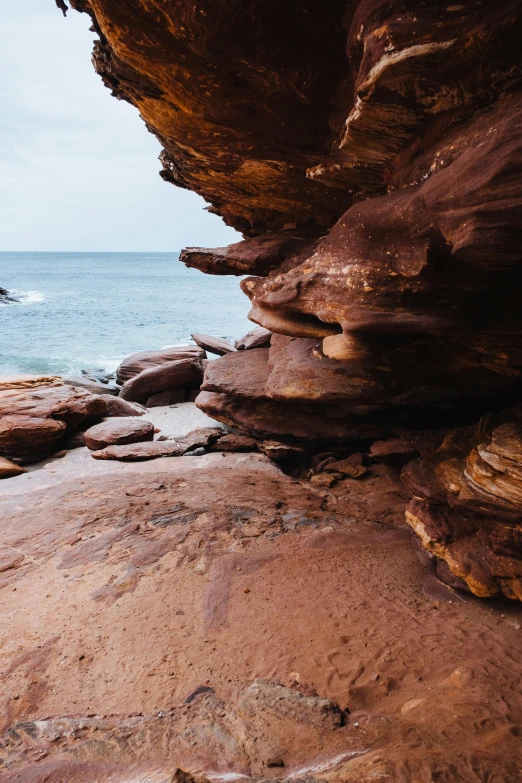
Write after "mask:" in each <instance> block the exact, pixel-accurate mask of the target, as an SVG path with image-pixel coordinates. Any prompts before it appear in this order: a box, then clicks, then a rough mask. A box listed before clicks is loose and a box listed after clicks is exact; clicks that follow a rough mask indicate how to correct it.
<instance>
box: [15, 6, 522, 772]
mask: <svg viewBox="0 0 522 783" xmlns="http://www.w3.org/2000/svg"><path fill="white" fill-rule="evenodd" d="M71 4H72V5H73V6H74V7H75V8H77V9H78V10H81V11H86V12H88V13H89V14H90V15H91V17H92V19H93V23H94V29H95V30H96V31H97V32H98V33H99V36H100V41H99V42H98V43H97V44H96V47H95V53H94V63H95V67H96V69H97V70H98V72H99V73H100V74H101V76H102V78H103V79H104V81H105V83H106V84H107V85H108V86H109V87H110V88H111V89H112V91H113V93H114V94H115V95H116V96H117V97H119V98H124V99H126V100H128V101H130V102H131V103H133V104H134V105H135V106H136V107H137V108H138V109H139V111H140V114H141V116H142V117H143V118H144V120H145V122H146V123H147V126H148V127H149V129H150V130H152V132H154V133H155V134H156V136H157V137H158V138H159V140H160V142H161V143H162V145H163V147H164V152H163V153H162V156H161V159H162V163H163V167H164V168H163V172H162V176H163V177H164V178H165V179H167V180H169V181H171V182H173V183H175V184H177V185H180V186H181V187H187V188H190V189H192V190H195V191H197V192H198V193H200V194H201V195H202V196H203V197H204V198H205V199H206V200H207V201H208V202H209V203H210V204H211V210H212V211H213V212H215V213H217V214H220V215H222V216H223V218H224V219H225V221H226V222H227V223H228V224H229V225H231V226H234V227H235V228H236V229H238V230H240V231H241V232H242V233H243V235H244V237H245V239H244V240H243V241H241V242H238V243H235V244H234V245H231V246H229V247H227V248H217V249H211V250H206V249H204V248H203V249H202V248H189V249H188V250H186V251H184V253H183V260H184V261H185V263H186V264H187V265H188V266H192V267H196V268H199V269H201V270H203V271H205V272H207V273H211V274H236V275H243V274H249V275H251V277H249V278H247V279H246V280H244V281H243V282H242V287H243V290H244V291H245V293H246V294H247V295H248V297H249V298H250V300H251V305H252V309H251V313H250V317H251V319H252V320H253V321H254V322H255V323H257V324H259V325H260V326H263V327H265V328H266V329H268V330H269V331H270V332H272V333H273V337H272V338H271V342H270V347H269V348H254V349H252V350H248V351H237V352H234V353H232V354H229V355H227V356H224V357H223V358H220V359H218V360H217V361H216V362H214V363H213V364H212V365H210V366H209V367H208V368H207V369H206V372H205V378H204V382H203V385H202V387H201V388H202V391H201V393H200V394H199V396H198V398H197V400H198V402H197V404H198V406H199V407H201V408H202V409H203V410H204V411H205V412H206V413H208V414H209V415H211V416H213V417H214V418H216V419H218V420H219V421H221V422H224V423H225V424H227V425H229V426H230V427H233V428H234V429H235V430H236V431H237V432H239V433H241V435H243V436H245V437H248V438H256V439H258V440H259V439H261V440H268V441H276V442H277V444H279V445H278V446H277V448H281V449H283V450H284V448H287V447H288V446H289V445H290V446H293V447H296V446H297V447H298V448H301V447H304V446H306V447H310V446H312V447H313V448H315V449H317V448H318V447H320V446H321V444H322V443H323V442H325V444H328V443H331V444H336V443H337V444H339V442H341V443H346V442H350V443H351V442H352V441H354V442H357V443H359V442H360V441H361V440H363V441H365V442H366V443H367V444H368V442H371V440H374V439H384V438H385V439H389V438H394V439H395V440H396V439H397V438H399V437H401V438H402V439H403V441H404V442H405V443H406V445H405V447H404V448H402V449H401V448H400V447H399V446H398V445H397V443H396V444H395V445H393V446H391V447H389V448H391V449H392V451H391V452H390V453H389V455H388V456H389V457H390V462H392V463H393V462H394V461H396V463H397V464H401V463H402V462H404V461H407V459H409V458H410V457H413V456H414V454H415V453H416V452H418V453H420V454H421V457H420V458H419V460H418V461H415V462H413V463H410V464H409V465H408V466H407V467H406V469H405V471H404V476H405V480H406V481H407V483H408V487H409V488H410V492H411V493H412V495H413V500H412V501H411V504H410V506H409V509H408V520H409V522H410V524H411V525H412V526H413V528H414V529H415V531H416V532H417V534H418V535H419V536H420V538H421V540H422V542H423V543H424V545H425V546H426V547H427V548H428V549H429V550H430V551H431V552H432V553H433V554H434V555H435V556H436V557H437V558H439V559H440V560H441V562H442V561H444V562H446V563H447V566H448V568H449V569H451V572H452V574H453V578H456V579H461V580H464V581H465V582H466V583H467V585H468V587H469V588H470V589H471V590H472V591H473V592H474V593H475V594H476V595H480V596H484V597H485V596H492V595H499V594H501V595H504V596H508V597H509V598H519V599H520V597H521V589H520V573H521V571H520V563H521V562H522V560H521V541H520V516H519V510H520V507H521V504H522V495H521V492H520V489H519V487H520V486H521V483H522V475H521V474H520V433H519V423H518V422H519V419H518V418H517V416H516V415H515V413H513V410H514V409H513V406H516V405H517V403H519V402H520V399H521V395H522V391H521V390H522V340H521V337H522V311H521V309H520V305H519V292H520V288H521V283H522V267H521V263H520V262H521V260H522V250H521V247H522V219H521V215H522V184H521V183H522V176H521V174H522V171H521V160H522V158H521V150H522V130H521V126H522V119H521V118H522V94H521V92H520V78H521V75H522V58H521V55H520V40H521V38H522V5H521V4H520V2H519V1H518V0H500V2H498V3H495V4H492V3H487V2H484V1H483V0H479V2H475V0H474V1H473V2H471V0H470V1H469V2H468V0H464V2H461V3H453V4H452V3H448V4H440V3H419V2H418V1H417V0H391V1H389V2H388V1H387V2H384V1H383V0H353V1H352V0H350V1H349V2H347V0H333V2H329V3H325V2H323V0H305V1H304V2H297V0H288V2H285V3H280V2H279V3H276V2H275V0H264V2H256V3H253V4H250V5H249V6H248V12H247V10H246V9H245V4H244V2H240V0H220V2H216V0H200V2H198V3H194V2H188V0H176V2H173V3H167V4H165V3H164V4H158V3H153V2H151V0H130V1H129V2H127V3H121V2H119V0H71ZM60 5H61V6H62V8H63V7H64V6H65V3H64V2H63V0H60ZM185 361H191V362H193V363H194V365H193V368H194V366H195V364H199V366H200V370H199V374H198V373H197V372H196V373H194V376H192V375H191V376H190V378H188V376H186V375H184V374H183V373H182V372H181V371H180V365H177V368H176V370H174V369H172V371H171V370H169V369H167V370H165V367H166V365H165V366H164V367H163V368H161V369H159V370H158V368H157V367H150V368H148V369H147V368H144V367H141V370H142V372H141V376H137V377H136V378H130V379H127V380H126V384H125V386H126V388H124V392H123V396H124V397H127V398H128V399H135V400H138V401H141V402H146V400H147V399H148V398H150V397H153V396H154V395H156V394H161V393H163V392H164V391H167V390H168V389H171V388H175V387H182V388H187V389H188V388H191V389H193V390H194V389H197V388H198V387H199V383H200V380H201V372H202V369H203V367H202V364H201V361H200V359H198V358H197V357H193V358H192V359H190V360H187V359H186V360H185ZM171 364H175V362H172V363H171ZM169 372H172V375H171V376H169ZM189 375H190V373H189ZM167 376H168V377H167ZM196 376H197V377H196ZM128 384H130V386H128ZM188 397H189V398H191V393H188ZM502 410H510V411H511V413H508V414H504V415H502V414H501V413H499V412H500V411H502ZM478 422H481V423H478ZM46 426H49V425H46ZM477 428H478V429H477ZM431 431H435V433H439V434H438V435H437V434H435V435H434V436H432V435H430V434H429V433H430V432H431ZM406 433H407V434H406ZM412 433H417V434H416V435H415V436H414V435H413V434H412ZM451 433H453V434H451ZM457 433H459V434H457ZM42 437H43V435H42ZM49 437H54V435H52V434H50V435H49ZM433 438H434V440H433ZM430 439H431V440H430ZM428 442H430V443H431V446H429V447H428V446H427V445H426V444H427V443H428ZM281 444H282V445H281ZM117 448H120V447H117ZM383 448H384V449H385V451H386V447H383ZM354 450H355V451H358V450H359V448H358V447H357V448H355V449H354ZM368 450H369V444H368ZM347 451H348V449H347ZM366 453H368V452H366ZM408 455H409V456H408ZM371 459H373V458H371ZM371 459H370V462H371ZM337 462H338V463H339V460H337ZM331 464H335V462H333V463H331ZM337 467H338V468H339V475H345V474H343V473H342V469H343V468H344V469H345V470H347V469H348V465H347V464H344V465H343V464H341V465H339V464H338V465H337ZM372 467H374V466H372V465H371V464H370V466H369V472H370V473H371V469H372ZM364 468H366V465H365V466H364ZM350 469H351V470H352V471H356V472H357V470H358V468H357V467H353V468H350ZM359 469H360V466H359ZM328 475H329V474H328ZM328 475H327V474H326V473H321V472H318V473H317V474H316V476H315V478H314V481H315V482H316V484H317V486H318V487H321V490H324V491H326V490H329V488H330V485H332V486H333V482H334V477H333V476H330V477H328ZM23 478H24V477H21V478H20V479H17V480H20V481H21V480H23ZM370 480H371V477H370V476H368V475H367V474H366V473H364V474H361V476H360V477H359V478H358V479H354V481H359V482H361V484H363V485H364V486H368V487H369V482H370ZM346 481H351V479H346ZM367 491H368V490H367ZM441 568H442V566H441ZM428 592H429V591H428ZM435 593H436V591H435V592H433V591H432V594H435ZM375 624H378V623H375ZM333 660H335V659H332V661H333ZM332 676H334V675H332ZM457 679H458V677H457ZM416 699H417V696H416V695H412V696H411V699H409V700H408V701H407V702H405V703H404V704H403V705H402V707H401V713H402V709H404V710H405V713H404V714H408V713H409V711H410V710H411V711H414V710H416V709H417V707H418V703H417V701H416ZM379 747H380V746H379ZM400 752H401V751H396V753H397V754H398V755H400ZM277 753H278V751H275V752H274V758H275V759H277ZM462 758H463V757H462ZM357 763H358V761H357ZM372 763H373V764H374V767H373V770H372V773H371V774H372V775H373V777H375V775H376V774H377V775H379V774H380V775H381V776H382V777H383V778H384V777H385V776H388V777H389V776H393V775H394V774H395V776H396V777H397V779H400V774H401V773H398V772H397V767H396V766H395V762H394V760H393V759H392V758H391V756H390V755H389V754H388V755H387V756H386V754H385V755H384V756H383V757H378V758H377V757H375V758H373V760H372ZM408 763H409V762H408ZM463 763H464V762H463ZM488 765H489V767H490V768H492V767H491V765H490V762H489V761H488V760H487V759H486V760H485V761H483V760H480V759H476V758H474V759H473V761H472V762H470V769H471V768H472V769H473V770H474V772H473V774H475V775H476V776H478V777H480V776H481V775H482V776H483V777H484V778H486V777H487V776H488V774H489V773H488V771H487V769H488ZM406 766H407V765H406ZM406 766H405V767H404V768H403V769H405V768H406ZM493 766H495V765H493ZM399 767H400V762H399ZM353 769H354V770H355V769H356V764H355V762H354V767H353ZM468 773H469V774H468ZM369 774H370V773H368V775H369ZM456 774H457V775H460V776H461V777H463V779H466V777H465V776H466V774H468V777H470V779H472V773H471V772H469V769H468V771H467V772H463V773H462V774H461V770H460V769H459V771H458V772H457V773H456V772H455V769H453V771H452V772H451V773H449V772H448V775H453V777H455V775H456ZM502 774H503V775H504V777H505V778H506V779H509V777H510V775H511V774H512V773H511V771H510V770H505V771H504V772H503V773H502ZM343 775H344V773H343ZM354 775H358V777H356V779H357V780H358V781H359V780H361V781H362V780H365V779H366V778H365V775H366V772H365V771H364V770H363V769H362V768H358V769H357V771H356V772H354ZM411 776H413V777H415V779H417V778H418V779H421V778H423V777H430V776H432V773H431V770H430V771H425V772H424V771H423V772H422V773H421V772H418V770H417V769H416V771H415V774H413V772H412V775H411ZM411 776H410V777H411ZM343 779H345V780H349V779H350V777H349V775H348V774H347V775H346V776H345V777H343ZM368 779H369V778H368Z"/></svg>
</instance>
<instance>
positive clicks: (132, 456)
mask: <svg viewBox="0 0 522 783" xmlns="http://www.w3.org/2000/svg"><path fill="white" fill-rule="evenodd" d="M186 450H187V447H186V446H185V444H184V443H183V442H182V441H180V442H177V441H157V440H155V441H152V439H151V440H150V441H149V442H148V443H147V442H143V441H141V442H137V443H136V442H135V443H128V444H125V445H123V444H122V445H117V446H107V447H105V448H100V449H99V450H97V451H93V452H92V454H91V457H94V459H116V460H123V461H130V462H133V461H134V460H137V461H139V460H147V459H157V458H158V457H179V456H180V455H181V454H184V453H185V451H186Z"/></svg>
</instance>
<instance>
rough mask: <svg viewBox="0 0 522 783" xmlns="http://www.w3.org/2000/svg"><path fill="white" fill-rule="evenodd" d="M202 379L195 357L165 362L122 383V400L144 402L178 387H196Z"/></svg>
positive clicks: (199, 365)
mask: <svg viewBox="0 0 522 783" xmlns="http://www.w3.org/2000/svg"><path fill="white" fill-rule="evenodd" d="M202 380H203V368H202V366H201V361H200V360H199V359H195V358H188V359H179V360H177V361H171V362H166V363H164V364H159V365H157V366H154V367H150V368H149V369H147V370H143V371H142V372H140V373H139V375H135V376H134V377H132V378H131V379H130V380H128V381H126V382H125V383H124V384H123V387H122V389H121V391H120V396H121V397H122V398H123V399H124V400H131V401H133V402H140V403H146V401H147V400H148V399H150V398H151V397H152V396H153V395H155V394H159V393H160V392H166V391H169V390H171V389H177V388H179V387H187V386H188V387H192V388H198V387H199V386H200V384H201V381H202Z"/></svg>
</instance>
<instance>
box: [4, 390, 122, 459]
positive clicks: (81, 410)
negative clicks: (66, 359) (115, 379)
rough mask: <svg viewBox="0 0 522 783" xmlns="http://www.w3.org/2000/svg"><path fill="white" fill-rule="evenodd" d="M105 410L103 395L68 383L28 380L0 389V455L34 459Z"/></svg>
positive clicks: (99, 416) (41, 457) (53, 447)
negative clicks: (97, 394)
mask: <svg viewBox="0 0 522 783" xmlns="http://www.w3.org/2000/svg"><path fill="white" fill-rule="evenodd" d="M106 412H107V407H106V404H105V400H104V398H102V397H100V396H95V395H92V394H89V392H87V391H85V390H83V389H77V388H73V387H71V386H68V385H56V384H54V383H53V384H51V385H48V384H45V385H42V386H38V385H37V384H34V383H31V384H30V385H29V386H28V387H25V388H20V387H14V388H11V389H7V390H3V391H0V456H5V457H7V458H11V459H16V460H17V461H20V462H23V463H27V462H38V461H39V460H41V459H43V458H44V457H47V456H48V455H49V454H51V453H52V452H53V451H54V450H56V449H57V448H58V445H59V443H60V441H61V440H62V438H64V437H65V436H67V435H70V434H72V433H73V432H74V431H75V430H76V429H77V427H78V426H79V425H81V424H83V423H85V422H88V421H89V420H91V421H96V420H97V419H101V418H102V416H104V415H105V414H106Z"/></svg>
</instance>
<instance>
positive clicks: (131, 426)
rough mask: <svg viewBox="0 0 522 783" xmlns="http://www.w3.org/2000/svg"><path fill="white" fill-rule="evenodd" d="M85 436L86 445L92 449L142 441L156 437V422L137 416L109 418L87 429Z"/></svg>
mask: <svg viewBox="0 0 522 783" xmlns="http://www.w3.org/2000/svg"><path fill="white" fill-rule="evenodd" d="M83 437H84V440H85V445H86V446H87V447H88V448H89V449H91V450H96V449H104V448H105V447H106V446H123V445H124V444H126V443H140V442H141V441H146V440H153V439H154V424H152V423H151V422H150V421H144V420H143V419H142V418H140V419H137V418H135V417H132V418H124V417H118V418H114V419H107V420H106V421H103V422H101V424H96V425H95V426H94V427H91V428H90V429H88V430H86V431H85V432H84V434H83Z"/></svg>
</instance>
